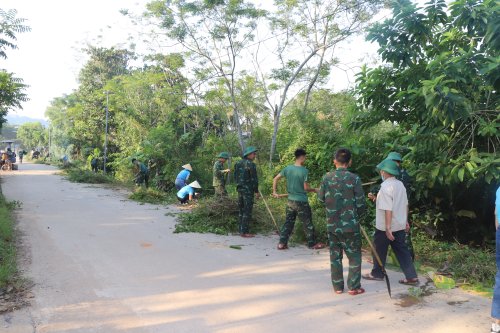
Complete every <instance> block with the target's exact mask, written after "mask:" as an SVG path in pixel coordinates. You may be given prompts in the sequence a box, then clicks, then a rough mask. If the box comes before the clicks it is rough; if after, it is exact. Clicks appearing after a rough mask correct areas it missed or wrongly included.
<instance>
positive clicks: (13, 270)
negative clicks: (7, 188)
mask: <svg viewBox="0 0 500 333" xmlns="http://www.w3.org/2000/svg"><path fill="white" fill-rule="evenodd" d="M15 206H16V203H8V202H6V201H5V198H4V197H3V196H2V195H1V194H0V288H4V287H5V286H7V285H9V284H11V283H13V282H14V281H15V280H16V277H17V273H18V270H17V263H16V246H15V239H14V238H15V232H14V219H13V218H12V214H11V211H12V209H14V208H15Z"/></svg>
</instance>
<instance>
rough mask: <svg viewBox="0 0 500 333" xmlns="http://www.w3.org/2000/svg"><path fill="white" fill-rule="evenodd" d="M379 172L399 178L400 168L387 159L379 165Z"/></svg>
mask: <svg viewBox="0 0 500 333" xmlns="http://www.w3.org/2000/svg"><path fill="white" fill-rule="evenodd" d="M377 170H383V171H385V172H387V173H390V174H391V175H393V176H399V167H398V165H397V164H396V162H394V161H393V160H390V159H388V158H387V159H385V160H383V161H382V162H380V163H379V165H377Z"/></svg>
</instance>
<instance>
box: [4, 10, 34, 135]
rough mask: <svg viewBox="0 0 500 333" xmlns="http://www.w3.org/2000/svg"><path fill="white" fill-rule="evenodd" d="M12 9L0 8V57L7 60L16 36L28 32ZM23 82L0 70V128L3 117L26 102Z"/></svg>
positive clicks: (14, 46) (15, 46)
mask: <svg viewBox="0 0 500 333" xmlns="http://www.w3.org/2000/svg"><path fill="white" fill-rule="evenodd" d="M16 15H17V11H16V10H14V9H11V10H8V11H5V10H3V9H1V8H0V57H2V58H4V59H5V58H7V49H16V48H17V45H16V44H15V42H16V39H17V37H16V34H18V33H23V32H26V31H29V30H30V28H29V27H28V26H26V25H24V22H25V21H26V20H25V19H22V18H17V17H16ZM26 88H27V86H26V85H25V84H24V83H23V80H22V79H20V78H17V77H15V76H14V74H13V73H9V72H7V71H6V70H4V69H0V128H2V124H3V123H5V115H7V112H9V111H10V110H12V109H14V108H19V109H21V108H22V107H21V103H22V102H25V101H27V100H28V97H27V96H26V93H25V89H26Z"/></svg>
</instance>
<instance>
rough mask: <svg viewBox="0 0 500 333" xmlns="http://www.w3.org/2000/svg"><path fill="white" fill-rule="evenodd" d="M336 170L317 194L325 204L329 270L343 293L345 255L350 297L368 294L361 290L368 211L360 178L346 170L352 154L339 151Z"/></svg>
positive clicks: (323, 181) (343, 150)
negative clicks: (364, 223) (364, 222)
mask: <svg viewBox="0 0 500 333" xmlns="http://www.w3.org/2000/svg"><path fill="white" fill-rule="evenodd" d="M333 163H334V164H335V171H332V172H329V173H327V174H326V175H325V176H324V177H323V179H322V181H321V185H320V188H319V191H318V199H319V201H320V202H322V203H323V204H324V205H325V209H326V216H327V229H328V241H329V245H330V265H331V266H330V267H331V275H332V284H333V289H334V291H335V293H337V294H342V293H343V292H344V269H343V267H342V257H343V252H345V253H346V255H347V258H348V259H349V275H348V277H347V288H348V289H349V291H348V292H349V294H350V295H353V296H354V295H359V294H362V293H364V292H365V290H364V289H363V288H361V245H362V243H361V233H360V226H359V223H360V219H361V217H362V216H363V215H364V213H365V211H366V202H365V195H364V193H363V188H362V185H361V179H360V178H359V177H358V176H357V175H355V174H354V173H352V172H350V171H348V170H347V168H349V167H350V166H351V163H352V161H351V152H350V151H349V150H347V149H343V148H342V149H339V150H338V151H337V152H336V153H335V157H334V160H333Z"/></svg>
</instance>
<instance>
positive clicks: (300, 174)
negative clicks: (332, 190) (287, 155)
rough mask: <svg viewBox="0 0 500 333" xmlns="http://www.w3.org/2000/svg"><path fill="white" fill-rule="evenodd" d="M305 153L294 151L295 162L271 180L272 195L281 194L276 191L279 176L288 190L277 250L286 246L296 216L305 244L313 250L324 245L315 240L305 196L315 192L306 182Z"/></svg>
mask: <svg viewBox="0 0 500 333" xmlns="http://www.w3.org/2000/svg"><path fill="white" fill-rule="evenodd" d="M306 154H307V153H306V151H305V150H304V149H300V148H299V149H297V150H296V151H295V164H292V165H289V166H287V167H286V168H284V169H283V170H282V171H281V172H280V173H279V174H278V175H277V176H276V177H274V180H273V197H275V198H280V197H281V196H282V195H279V194H278V193H277V187H278V181H279V180H280V179H281V178H286V189H287V192H288V195H287V196H288V203H287V205H286V219H285V223H284V224H283V226H282V227H281V231H280V241H279V244H278V250H285V249H287V248H288V239H289V238H290V235H291V234H292V232H293V227H294V226H295V220H296V219H297V216H298V217H299V220H300V221H301V222H302V226H303V228H304V233H305V234H306V237H307V246H308V247H309V248H310V249H315V250H317V249H322V248H324V247H325V244H323V243H317V242H316V234H315V231H314V225H313V222H312V211H311V206H309V199H308V198H307V192H317V189H315V188H311V187H310V186H309V184H308V182H307V176H308V173H309V172H308V171H307V169H306V168H305V167H304V163H305V161H306Z"/></svg>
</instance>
